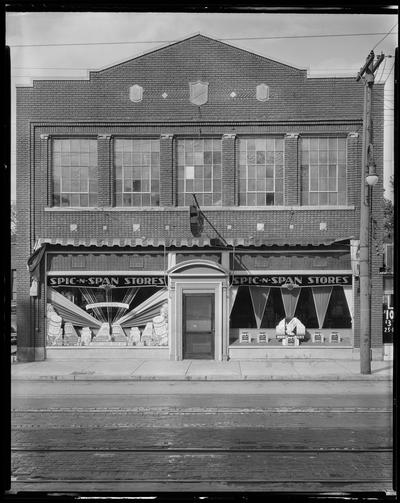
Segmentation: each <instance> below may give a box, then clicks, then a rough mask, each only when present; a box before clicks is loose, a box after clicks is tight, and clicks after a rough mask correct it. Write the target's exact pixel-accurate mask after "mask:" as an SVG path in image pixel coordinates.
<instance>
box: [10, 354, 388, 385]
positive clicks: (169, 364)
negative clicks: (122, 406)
mask: <svg viewBox="0 0 400 503" xmlns="http://www.w3.org/2000/svg"><path fill="white" fill-rule="evenodd" d="M371 370H372V371H371V374H369V375H361V374H360V362H359V361H358V360H306V359H297V360H292V359H290V360H289V359H284V360H278V359H276V360H275V359H274V360H265V361H249V360H246V361H245V360H240V361H238V360H234V361H232V360H231V361H228V362H217V361H213V360H183V361H165V360H139V359H136V360H133V359H132V360H130V359H120V360H119V359H118V360H117V359H110V360H105V359H102V360H100V359H87V360H83V359H79V360H74V361H71V360H46V361H42V362H29V363H22V362H15V363H12V364H11V378H12V380H48V381H56V380H60V381H61V380H62V381H92V380H97V381H112V380H115V381H117V380H119V381H120V380H123V381H140V380H143V381H154V380H159V381H164V380H165V381H170V380H178V381H181V380H193V381H195V380H197V381H242V380H254V381H272V380H273V381H309V380H312V381H314V380H321V381H387V380H391V379H392V373H393V362H391V361H373V362H372V364H371Z"/></svg>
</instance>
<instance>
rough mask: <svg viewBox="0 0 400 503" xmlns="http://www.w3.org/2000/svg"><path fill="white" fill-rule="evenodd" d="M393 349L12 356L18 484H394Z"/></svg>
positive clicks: (42, 487)
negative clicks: (363, 354)
mask: <svg viewBox="0 0 400 503" xmlns="http://www.w3.org/2000/svg"><path fill="white" fill-rule="evenodd" d="M392 370H393V369H392V362H386V361H374V362H372V372H371V374H370V375H361V374H360V369H359V361H357V360H303V359H302V360H267V361H242V360H241V361H228V362H216V361H210V360H209V361H204V360H184V361H178V362H171V361H160V360H131V359H121V360H117V359H114V360H113V359H109V360H100V359H87V360H85V359H77V360H46V361H43V362H31V363H21V362H15V363H12V364H11V375H12V381H11V391H12V479H11V494H15V493H17V492H20V491H33V492H37V491H55V492H58V491H61V492H64V491H65V492H71V491H72V492H73V491H78V492H90V491H112V492H117V493H118V492H122V491H128V492H138V491H145V492H146V493H153V492H157V491H161V492H164V491H166V492H170V491H173V492H187V491H195V492H197V493H198V492H208V491H213V492H214V491H216V492H221V491H223V492H235V493H236V492H243V491H284V492H297V491H311V492H313V491H318V492H321V491H326V492H332V491H333V492H346V491H348V492H351V491H361V492H363V491H391V490H392V475H393V473H392Z"/></svg>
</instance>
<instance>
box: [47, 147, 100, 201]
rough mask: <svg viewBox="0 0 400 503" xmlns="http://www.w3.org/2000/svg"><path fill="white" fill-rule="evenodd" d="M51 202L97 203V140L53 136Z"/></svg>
mask: <svg viewBox="0 0 400 503" xmlns="http://www.w3.org/2000/svg"><path fill="white" fill-rule="evenodd" d="M52 149H53V152H52V154H53V155H52V175H53V176H52V181H53V191H52V194H53V196H52V205H53V206H74V207H77V206H78V207H79V206H84V207H88V206H97V140H94V139H93V140H91V139H88V138H74V139H72V138H68V139H54V140H53V143H52Z"/></svg>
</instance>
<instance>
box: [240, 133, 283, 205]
mask: <svg viewBox="0 0 400 503" xmlns="http://www.w3.org/2000/svg"><path fill="white" fill-rule="evenodd" d="M283 164H284V160H283V139H281V138H268V137H246V138H240V139H239V204H240V205H242V206H266V205H267V206H269V205H283Z"/></svg>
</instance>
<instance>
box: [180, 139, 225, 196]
mask: <svg viewBox="0 0 400 503" xmlns="http://www.w3.org/2000/svg"><path fill="white" fill-rule="evenodd" d="M221 149H222V144H221V140H220V139H217V138H197V139H183V138H182V139H178V142H177V150H178V205H179V206H189V205H190V204H193V197H192V194H193V193H194V194H196V197H197V201H198V203H199V204H200V205H204V206H221V205H222V188H221V156H222V153H221Z"/></svg>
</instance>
